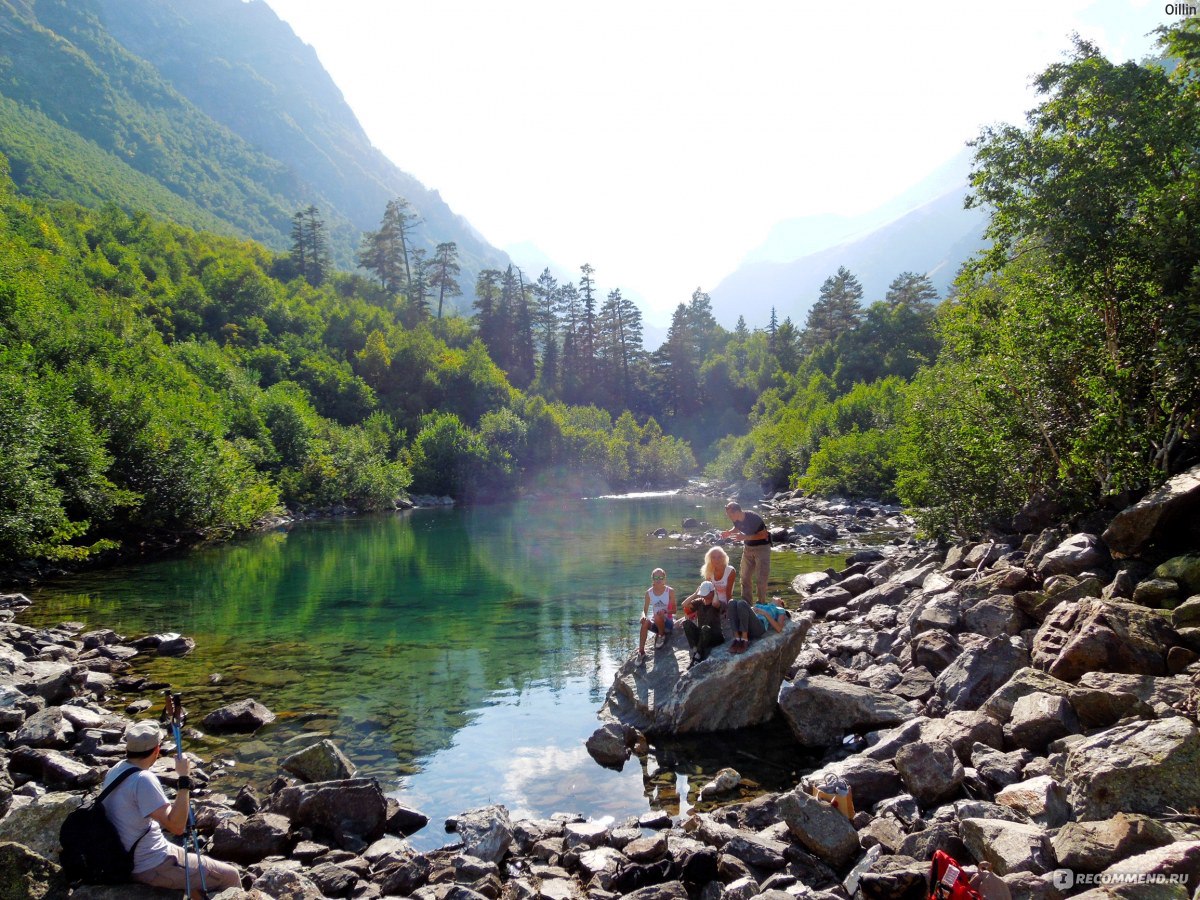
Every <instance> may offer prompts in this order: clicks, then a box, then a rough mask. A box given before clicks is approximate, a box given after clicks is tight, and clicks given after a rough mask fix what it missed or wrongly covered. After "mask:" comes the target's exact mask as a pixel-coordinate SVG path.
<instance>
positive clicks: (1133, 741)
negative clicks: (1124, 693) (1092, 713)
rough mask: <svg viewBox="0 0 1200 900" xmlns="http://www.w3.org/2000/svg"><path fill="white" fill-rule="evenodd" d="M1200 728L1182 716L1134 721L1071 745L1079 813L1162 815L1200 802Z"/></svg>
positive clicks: (1070, 773)
mask: <svg viewBox="0 0 1200 900" xmlns="http://www.w3.org/2000/svg"><path fill="white" fill-rule="evenodd" d="M1198 767H1200V731H1197V730H1196V726H1195V725H1193V724H1192V723H1191V722H1190V721H1188V720H1187V719H1185V718H1183V717H1182V716H1175V717H1173V718H1169V719H1158V720H1155V721H1151V722H1134V723H1132V724H1130V725H1118V726H1117V727H1116V728H1110V729H1109V730H1108V731H1102V732H1100V733H1099V734H1095V735H1093V736H1091V737H1089V738H1086V739H1084V740H1082V741H1080V742H1079V743H1077V744H1075V745H1074V746H1072V748H1071V750H1070V752H1069V753H1068V754H1067V761H1066V767H1065V775H1066V777H1065V783H1066V787H1067V789H1068V791H1069V796H1070V802H1071V807H1072V808H1073V809H1074V811H1075V818H1076V819H1077V820H1080V821H1088V820H1094V819H1107V818H1109V817H1110V816H1113V815H1116V814H1117V813H1118V812H1128V813H1145V814H1146V815H1161V814H1162V813H1164V812H1166V811H1167V809H1168V807H1170V808H1173V809H1179V810H1186V809H1188V808H1190V807H1193V806H1197V805H1200V778H1197V777H1196V772H1197V771H1200V769H1198Z"/></svg>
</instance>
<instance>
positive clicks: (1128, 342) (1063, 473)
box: [0, 20, 1200, 563]
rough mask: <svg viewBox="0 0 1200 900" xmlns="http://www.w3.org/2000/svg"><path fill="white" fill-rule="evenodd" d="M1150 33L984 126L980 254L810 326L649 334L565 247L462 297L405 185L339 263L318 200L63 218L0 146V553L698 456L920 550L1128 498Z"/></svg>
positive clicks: (652, 478) (1157, 406) (1183, 179)
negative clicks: (252, 222) (1129, 56)
mask: <svg viewBox="0 0 1200 900" xmlns="http://www.w3.org/2000/svg"><path fill="white" fill-rule="evenodd" d="M1163 41H1164V47H1165V50H1166V53H1167V56H1168V58H1169V59H1170V60H1171V64H1170V65H1164V64H1144V65H1137V64H1134V63H1125V64H1121V65H1117V64H1113V63H1111V62H1110V61H1108V60H1107V59H1105V58H1104V57H1103V56H1102V55H1101V54H1100V53H1099V52H1098V51H1097V50H1096V48H1094V47H1092V46H1090V45H1088V44H1086V43H1084V42H1077V43H1076V45H1075V47H1074V49H1073V51H1072V53H1071V54H1070V55H1069V57H1068V58H1067V59H1066V60H1065V61H1063V62H1061V63H1056V64H1054V65H1052V66H1050V67H1048V68H1047V69H1046V70H1045V71H1044V72H1043V73H1042V74H1041V76H1040V78H1039V80H1038V82H1037V85H1038V89H1039V91H1040V92H1041V101H1040V103H1039V105H1038V106H1037V107H1036V108H1035V109H1034V110H1032V111H1031V112H1030V114H1029V116H1028V119H1027V121H1026V122H1025V123H1024V124H1023V125H1022V126H1005V127H996V128H991V129H987V130H985V131H984V132H983V133H982V134H981V135H980V136H979V137H978V139H977V140H976V141H975V142H974V149H975V164H974V169H973V173H972V191H971V194H970V196H969V197H968V199H967V202H968V203H969V204H973V205H981V206H983V207H984V208H985V209H987V210H988V211H989V212H990V214H991V225H990V228H989V232H988V237H989V238H990V240H991V246H990V249H989V250H988V251H986V252H985V253H983V254H981V255H980V256H979V257H978V258H976V259H975V260H974V261H973V262H972V263H970V264H969V265H968V266H967V267H966V268H965V269H964V271H963V272H962V273H961V274H960V276H959V278H958V280H957V282H956V284H955V287H954V289H953V291H952V292H951V296H949V297H946V298H939V297H938V296H937V294H936V292H935V291H934V290H933V288H932V286H931V285H930V282H929V280H928V279H927V278H926V277H925V276H924V275H923V274H920V273H912V272H902V273H897V274H896V276H895V278H894V280H893V281H892V282H891V284H890V286H889V287H888V289H887V291H886V293H885V294H884V296H883V297H881V298H872V297H867V296H865V295H864V290H863V288H862V286H861V285H860V283H859V281H858V279H857V278H856V277H855V275H854V274H853V273H852V272H850V271H847V270H846V269H844V268H842V269H839V270H838V271H837V272H835V273H831V274H830V276H829V278H828V279H827V280H826V281H825V284H824V286H823V287H822V288H821V291H820V295H819V297H817V298H815V303H814V304H813V305H812V307H811V309H810V311H809V313H808V315H807V316H806V318H805V321H804V322H803V323H799V322H793V321H792V320H791V319H790V318H788V317H786V316H785V317H784V318H783V319H782V321H780V320H779V318H778V316H776V315H775V314H773V315H772V317H771V321H770V322H769V323H765V324H764V326H763V327H755V328H751V327H750V325H749V324H748V323H746V322H744V321H741V320H739V321H738V323H737V325H736V327H735V328H734V329H733V330H732V331H728V330H726V329H724V328H722V327H721V326H720V325H719V324H718V323H717V322H716V321H715V319H714V317H713V314H712V309H711V304H710V302H709V298H708V296H707V295H706V294H705V293H704V292H703V291H702V290H699V289H697V290H696V291H695V292H694V293H693V294H692V296H691V297H690V298H687V299H686V300H685V301H684V302H681V303H680V304H679V306H678V307H677V308H676V310H675V312H674V315H673V317H672V322H671V327H670V331H669V333H668V336H667V339H666V341H665V342H664V344H663V345H662V347H660V348H658V349H657V350H654V351H653V352H650V351H648V350H647V349H646V348H645V347H644V346H643V342H642V323H641V313H640V311H639V310H638V308H637V306H636V305H635V304H633V303H632V302H630V301H629V300H628V299H627V298H625V297H623V296H622V293H621V290H620V289H619V288H607V289H606V288H603V287H601V286H600V281H599V278H600V274H601V273H597V272H595V271H594V270H593V269H592V267H591V266H589V265H586V264H585V265H582V266H581V267H580V270H579V276H578V278H577V279H576V280H575V281H571V282H560V281H559V280H558V279H556V278H555V277H554V276H553V275H552V274H551V273H550V272H549V271H544V272H542V273H541V275H540V276H538V277H536V278H530V277H528V276H527V275H526V273H524V272H523V271H521V270H520V269H519V268H517V267H516V266H509V267H507V268H505V269H490V268H485V269H483V270H482V271H480V272H479V274H478V277H477V278H476V279H475V281H474V284H472V285H463V284H462V283H461V281H462V277H463V276H462V275H461V272H462V267H461V266H460V263H459V259H458V248H457V246H456V244H455V243H454V241H452V240H450V239H448V238H446V239H444V240H443V241H442V242H441V243H438V244H437V245H436V250H432V251H431V250H430V249H429V248H428V244H427V242H425V243H421V242H417V241H414V240H413V227H414V223H415V222H416V218H415V214H414V213H413V211H412V209H411V207H410V206H409V205H408V203H407V202H406V201H405V200H404V199H403V198H400V197H397V198H396V199H395V200H393V201H392V202H390V203H388V204H387V207H386V208H385V209H383V210H381V211H380V223H379V227H378V229H377V230H373V231H369V232H367V233H365V234H363V235H362V238H361V243H360V249H359V252H358V256H357V263H358V266H359V268H358V270H357V271H356V272H348V271H344V270H338V269H336V268H335V267H334V266H333V264H332V262H331V255H330V251H329V235H328V233H327V232H328V229H327V226H326V224H325V222H324V221H323V219H322V212H321V210H320V208H319V207H318V206H316V205H311V206H308V207H306V208H305V209H300V210H296V211H295V212H294V215H293V217H292V232H291V249H290V251H289V252H278V251H274V250H270V249H268V248H266V247H264V246H262V245H260V244H257V243H254V242H251V241H247V240H242V239H238V238H235V237H231V236H228V235H227V234H224V235H223V234H219V233H216V232H214V231H209V230H204V231H198V230H194V229H195V228H196V227H200V228H207V227H208V226H207V225H206V223H205V222H204V221H201V220H197V219H196V218H195V217H193V218H192V219H190V220H188V219H184V221H185V222H186V223H187V224H186V225H185V224H176V223H175V222H169V221H167V220H166V219H164V218H158V217H156V215H169V212H166V211H165V210H164V206H163V204H162V203H159V202H156V203H155V205H154V207H153V208H154V209H155V211H156V215H152V214H151V213H149V212H145V211H143V209H144V208H143V207H142V206H140V205H139V201H141V200H143V197H141V196H136V197H134V198H132V199H128V202H127V203H122V204H118V203H116V202H108V203H102V204H100V205H98V206H81V205H77V204H75V203H71V202H66V201H54V200H49V199H45V190H44V180H43V186H42V190H41V191H39V198H38V199H34V198H33V197H30V196H27V195H23V194H21V193H20V192H18V190H17V188H16V186H15V184H14V182H13V180H12V179H11V178H10V173H9V171H8V169H7V164H5V166H4V170H3V172H0V562H6V563H11V562H13V561H18V560H23V559H43V560H51V561H69V560H82V559H86V558H88V557H90V556H93V555H95V554H98V553H102V552H104V551H107V550H112V549H115V548H117V547H119V546H122V545H128V544H129V543H130V542H135V543H136V541H137V540H138V539H140V537H141V536H144V535H162V534H167V535H175V536H186V537H187V538H188V539H192V538H204V537H220V536H224V535H227V534H231V533H233V532H236V531H239V530H243V529H247V528H250V527H252V526H253V524H254V523H255V522H256V521H258V520H259V519H261V518H262V517H264V516H266V515H268V514H270V513H271V512H272V511H275V510H277V509H279V508H280V507H281V506H287V507H289V508H292V509H304V510H330V509H334V508H336V507H339V506H345V507H350V508H353V509H357V510H375V509H386V508H390V507H391V506H392V504H393V502H394V500H395V499H396V498H397V497H398V496H401V495H403V494H405V493H406V492H410V491H411V492H414V493H418V492H419V493H435V494H451V495H453V496H455V497H456V498H459V499H463V500H467V501H472V502H486V501H490V500H497V499H504V498H507V497H511V496H513V495H515V494H516V493H518V492H520V491H523V490H525V491H528V490H535V491H536V490H542V491H564V492H576V493H578V492H593V491H599V490H622V489H630V488H643V487H650V486H678V485H679V484H680V483H681V482H682V481H683V479H684V478H685V477H687V476H689V475H692V474H696V473H697V472H698V471H701V470H703V471H704V473H705V474H706V475H707V476H709V477H711V478H716V479H723V480H735V481H740V480H743V479H750V480H753V481H757V482H759V483H760V484H761V485H763V487H764V488H766V489H768V490H773V489H782V488H801V489H804V490H808V491H811V492H815V493H821V494H838V495H843V496H848V497H874V498H880V499H885V500H892V501H900V502H903V503H905V504H907V505H908V506H910V507H912V508H913V509H914V510H915V511H916V512H917V514H918V515H919V517H920V521H921V523H922V526H923V527H924V528H925V530H926V532H927V533H929V534H933V535H943V536H944V535H951V534H970V533H975V532H978V531H979V530H980V529H983V528H985V527H987V526H990V525H999V526H1001V527H1005V526H1006V525H1007V524H1009V523H1011V521H1012V519H1013V517H1014V516H1015V515H1016V514H1017V513H1018V512H1019V511H1020V510H1021V508H1022V507H1023V506H1024V505H1025V504H1026V503H1027V501H1029V500H1030V498H1032V497H1040V498H1048V499H1051V500H1053V501H1055V502H1057V503H1059V504H1060V505H1061V507H1062V508H1063V509H1064V510H1065V511H1068V512H1069V511H1084V510H1088V509H1094V508H1096V507H1097V506H1100V505H1104V504H1106V503H1109V502H1112V501H1116V500H1118V499H1120V498H1127V497H1129V496H1134V495H1136V494H1137V493H1139V492H1141V491H1144V490H1145V489H1147V488H1148V487H1150V486H1152V485H1154V484H1157V483H1160V482H1161V481H1162V480H1163V479H1164V478H1166V477H1167V476H1169V475H1170V474H1173V473H1175V472H1177V471H1179V470H1180V469H1181V468H1182V467H1184V466H1186V465H1189V464H1191V463H1193V462H1194V461H1195V459H1196V457H1197V447H1198V443H1197V437H1198V431H1200V421H1198V413H1200V280H1198V279H1200V268H1198V266H1200V158H1198V153H1200V120H1198V117H1200V80H1198V79H1200V29H1198V28H1197V27H1196V23H1195V21H1194V20H1189V22H1187V23H1185V24H1184V25H1182V26H1180V27H1178V28H1176V29H1175V30H1173V31H1170V32H1167V33H1165V34H1164V36H1163ZM8 127H14V126H12V124H11V123H10V124H9V126H8ZM58 152H60V153H67V154H70V153H71V152H72V148H71V147H70V146H68V145H62V147H61V148H60V150H59V151H58ZM80 152H83V151H82V150H80ZM81 164H82V163H81ZM149 190H150V188H149V187H147V191H149ZM149 197H150V194H149V193H147V194H146V195H145V198H147V199H148V198H149ZM115 199H116V198H111V200H113V201H115ZM189 226H191V227H189ZM464 288H467V289H470V290H473V293H474V297H475V301H474V305H473V314H472V315H471V316H470V317H467V316H463V315H460V314H456V313H453V312H452V309H453V307H452V305H451V304H450V303H449V301H450V300H452V299H453V298H454V297H458V296H460V295H462V294H463V293H464Z"/></svg>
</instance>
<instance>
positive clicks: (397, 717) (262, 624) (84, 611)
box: [22, 496, 840, 848]
mask: <svg viewBox="0 0 1200 900" xmlns="http://www.w3.org/2000/svg"><path fill="white" fill-rule="evenodd" d="M686 516H694V517H696V518H698V519H701V520H703V521H708V522H711V523H713V524H714V525H717V526H719V527H724V526H725V524H726V523H725V519H724V516H723V513H722V509H721V503H720V502H719V501H712V502H703V501H700V500H698V499H697V498H695V497H680V496H643V497H623V498H600V499H594V500H580V501H574V500H556V501H543V502H532V501H528V502H521V503H517V504H509V505H502V506H489V507H477V508H467V509H439V510H414V511H412V512H407V513H401V514H396V515H386V516H371V517H363V518H350V519H341V520H334V521H320V522H313V523H306V524H303V525H299V526H297V527H294V528H292V529H290V530H288V531H276V532H271V533H268V534H262V535H256V536H254V537H251V538H248V539H245V540H241V541H238V542H235V543H229V544H224V545H221V546H217V547H212V548H209V549H205V550H201V551H197V552H193V553H189V554H187V555H184V556H179V557H175V558H171V559H165V560H160V561H157V562H153V563H148V564H144V565H137V566H130V567H125V568H121V569H117V570H112V571H108V572H101V573H94V574H90V575H87V576H82V577H78V578H73V579H70V580H62V581H58V582H55V583H54V584H52V585H50V586H47V587H44V588H41V589H39V590H36V591H35V592H33V594H32V597H33V599H34V600H35V606H34V607H33V609H32V610H31V611H30V613H28V614H26V615H25V616H23V618H22V621H25V622H31V623H33V624H49V623H54V622H60V621H78V622H83V623H85V624H86V625H87V627H89V628H97V627H110V628H114V629H115V630H116V631H118V632H119V633H121V634H124V635H127V636H130V637H136V636H140V635H142V634H146V633H156V632H164V631H177V632H182V633H183V634H186V635H189V636H190V637H192V638H194V639H195V641H196V650H195V652H193V653H192V654H190V655H189V656H187V657H185V658H183V659H179V660H160V659H153V660H145V661H140V662H138V664H137V669H136V671H137V672H139V673H143V674H147V675H149V676H150V677H152V678H153V679H155V680H157V681H162V682H165V683H168V684H170V685H171V686H172V687H173V688H175V689H177V690H181V691H183V692H184V694H185V704H186V705H187V707H188V709H189V710H190V713H191V723H190V724H192V725H193V726H199V722H200V719H201V718H202V717H203V716H204V715H205V714H206V713H208V712H209V711H211V710H212V709H215V708H216V707H217V706H220V705H222V704H224V703H227V702H230V701H232V700H238V699H242V698H245V697H254V698H255V699H257V700H259V701H260V702H262V703H264V704H266V705H267V706H268V707H269V708H270V709H271V710H273V711H274V712H275V713H276V714H277V715H278V716H279V718H278V720H277V721H276V722H275V723H274V724H272V725H271V726H268V727H267V728H264V729H262V730H260V731H259V732H258V733H257V734H256V735H254V736H253V737H238V738H231V739H226V740H222V739H217V738H214V737H211V736H202V735H199V734H196V735H194V736H193V737H192V738H190V739H189V740H187V741H186V745H187V747H188V749H191V750H195V751H196V752H198V753H200V754H201V755H203V756H205V757H206V758H208V759H209V760H210V761H211V762H210V765H209V767H208V768H209V771H210V772H211V773H220V774H219V777H218V780H216V781H215V782H214V785H213V786H214V788H216V787H218V786H219V787H220V788H221V789H222V790H224V791H225V792H227V793H230V794H232V793H235V792H236V791H237V789H238V788H239V787H240V786H241V784H243V783H245V782H247V781H250V782H253V783H256V784H260V785H263V784H266V783H267V782H269V781H270V779H271V778H273V777H274V776H275V775H276V774H278V768H277V761H278V759H279V758H280V757H281V756H283V755H286V754H287V753H289V752H292V751H293V750H294V749H298V748H299V747H301V746H304V745H305V744H306V743H308V742H311V740H312V738H313V736H314V735H328V736H330V737H332V738H333V740H334V741H335V742H336V743H337V744H338V745H339V746H340V747H341V748H342V749H343V750H344V751H345V752H346V754H347V755H348V756H349V757H350V759H351V760H352V761H353V762H354V763H355V764H356V765H357V766H358V767H359V770H360V774H365V775H374V776H377V777H378V778H379V779H380V781H381V783H383V784H384V785H385V788H386V789H387V790H389V792H391V793H393V795H394V796H396V797H397V798H398V799H399V800H400V801H401V802H402V803H404V804H405V805H408V806H412V807H415V808H417V809H420V810H421V811H422V812H424V813H425V814H426V815H428V816H429V817H430V824H429V826H428V827H427V828H426V829H424V831H423V832H421V833H419V834H418V835H415V836H414V838H413V842H414V843H415V844H416V845H417V846H418V847H421V848H428V847H434V846H439V845H441V844H442V843H445V842H446V836H445V834H444V833H443V832H442V829H441V825H442V822H443V821H444V820H445V818H446V817H447V816H449V815H453V814H455V813H458V812H461V811H464V810H466V809H470V808H472V807H475V806H480V805H483V804H487V803H503V804H505V805H506V806H507V807H508V808H509V810H510V811H511V812H512V813H513V814H514V815H517V816H539V817H540V816H548V815H550V814H552V813H555V812H581V813H584V814H586V815H590V816H593V817H600V816H605V815H611V816H614V817H616V818H618V819H620V818H624V817H625V816H629V815H638V814H641V813H643V812H645V811H646V810H647V809H648V808H651V807H653V808H660V809H665V810H666V811H668V812H671V813H672V814H675V813H678V812H679V811H680V805H681V803H682V804H683V806H684V807H685V808H687V807H688V806H690V805H693V804H694V803H695V794H696V792H697V791H698V789H699V787H700V785H702V784H703V783H704V782H705V781H706V780H707V779H708V778H709V777H711V775H712V774H713V773H714V772H715V771H716V770H717V769H718V768H720V767H722V766H726V765H731V766H733V767H734V768H736V769H738V771H740V772H741V773H742V774H743V776H745V777H746V778H748V779H750V780H751V781H752V782H755V783H757V784H760V785H762V786H763V787H765V788H772V789H776V788H781V787H783V786H785V785H789V784H792V783H794V782H795V780H796V779H797V778H798V776H799V775H800V774H802V772H803V771H805V770H807V769H808V768H810V767H811V764H812V761H811V760H810V759H808V758H807V757H805V756H803V755H802V754H801V753H800V752H799V750H798V749H797V748H796V746H795V745H794V744H793V743H792V742H791V740H790V736H789V735H788V734H787V731H786V728H785V727H783V726H781V725H772V726H766V727H764V728H762V729H755V730H754V731H753V733H749V734H748V733H744V732H743V733H741V734H739V735H737V736H735V737H733V736H727V737H724V738H722V737H706V738H699V739H691V740H681V741H670V742H666V743H661V744H658V745H655V746H654V747H653V752H652V754H651V757H650V759H649V761H648V763H639V761H638V760H637V758H636V757H635V758H633V759H632V760H630V762H629V763H628V764H627V765H626V767H625V769H624V771H623V772H619V773H618V772H613V771H610V770H607V769H604V768H602V767H600V766H598V765H597V764H596V763H595V762H593V761H592V759H591V758H590V757H589V756H588V755H587V752H586V751H585V750H584V747H583V742H584V740H585V739H586V738H587V736H588V735H589V734H591V732H592V731H593V730H594V729H595V728H596V727H597V724H598V723H597V720H596V711H597V710H598V709H599V707H600V705H601V703H602V702H603V699H604V694H605V691H606V690H607V688H608V686H609V685H610V684H611V682H612V678H613V674H614V672H615V670H616V668H617V666H618V665H619V664H620V663H621V661H623V660H624V659H625V658H626V657H627V656H628V654H629V653H630V652H632V651H633V650H634V649H635V648H636V646H637V625H638V619H639V616H640V614H641V607H642V598H643V595H644V591H645V589H646V588H647V587H648V586H649V584H650V571H651V569H653V568H654V567H655V566H662V567H663V568H664V569H666V571H667V575H668V583H669V584H671V585H672V586H674V587H675V589H676V592H677V595H678V596H679V597H680V598H681V599H682V597H684V596H686V595H687V594H688V593H690V592H691V591H693V590H694V589H695V586H696V584H697V583H698V582H699V581H700V577H699V571H698V570H699V567H700V565H701V562H702V559H703V551H702V550H701V549H695V548H681V547H679V546H678V545H677V544H676V543H675V542H673V541H671V540H669V539H658V538H654V537H652V536H651V532H653V531H654V530H655V529H656V528H659V527H665V528H668V529H676V528H678V527H679V524H680V522H681V521H682V520H683V518H684V517H686ZM732 555H733V563H734V565H735V566H736V565H737V563H738V560H739V556H740V550H736V549H735V550H734V551H733V554H732ZM838 562H840V560H839V559H837V558H831V557H826V556H816V557H801V556H798V555H796V554H790V553H780V554H774V555H773V556H772V567H771V587H772V590H773V591H777V592H780V593H782V594H784V596H788V594H790V588H789V587H788V585H789V584H790V582H791V579H792V578H793V577H794V576H795V575H796V574H797V573H799V572H802V571H811V570H815V569H824V568H826V567H827V566H829V565H831V564H835V563H838ZM211 675H219V676H220V680H219V681H218V683H217V684H215V685H214V684H210V683H209V682H210V676H211ZM144 696H147V697H150V698H151V699H153V700H154V702H155V704H156V706H155V709H156V710H157V709H158V705H157V704H158V703H159V701H160V697H159V696H158V695H157V694H146V695H144ZM122 699H124V698H122ZM128 699H137V697H136V696H131V697H129V698H128ZM681 795H682V796H681Z"/></svg>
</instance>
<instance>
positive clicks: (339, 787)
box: [267, 778, 388, 849]
mask: <svg viewBox="0 0 1200 900" xmlns="http://www.w3.org/2000/svg"><path fill="white" fill-rule="evenodd" d="M267 811H268V812H274V813H278V814H279V815H281V816H286V817H287V818H289V819H291V820H292V824H293V825H296V826H305V825H306V826H308V827H310V828H314V829H317V830H318V831H320V832H324V833H326V834H328V835H329V836H330V837H332V838H333V839H334V840H336V841H338V842H339V843H341V844H344V845H346V846H347V849H349V847H350V846H354V845H356V843H357V841H356V839H360V840H366V841H373V840H376V839H378V838H380V837H382V836H383V831H384V827H385V826H386V824H387V817H388V810H387V799H386V798H385V797H384V796H383V791H382V790H381V789H380V787H379V782H377V781H376V780H375V779H374V778H350V779H346V780H344V781H321V782H317V783H316V784H304V785H299V786H297V787H286V788H284V789H283V790H281V791H279V793H277V794H274V795H273V796H272V797H271V798H270V800H268V801H267Z"/></svg>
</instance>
